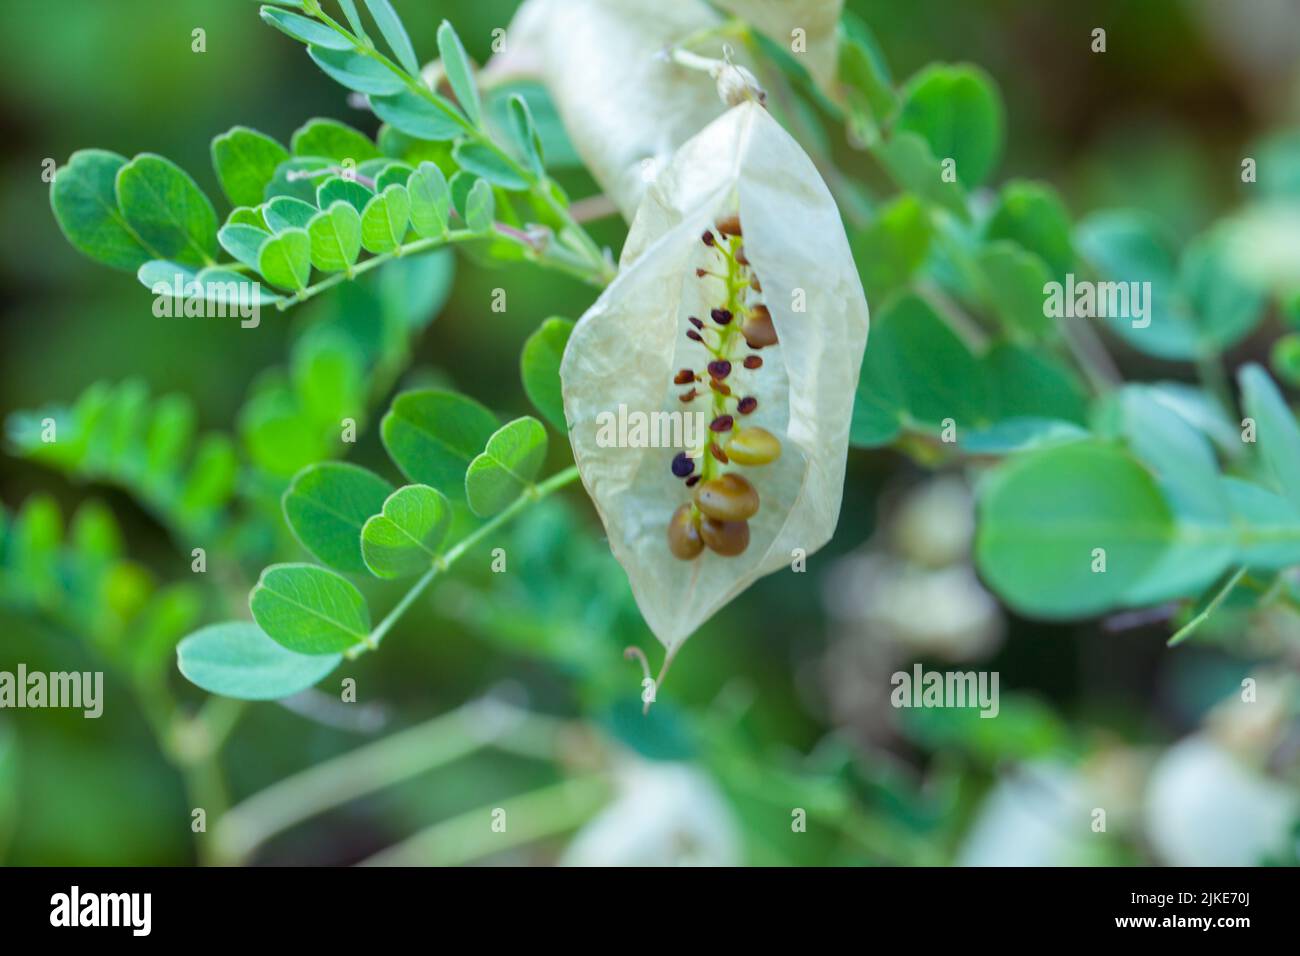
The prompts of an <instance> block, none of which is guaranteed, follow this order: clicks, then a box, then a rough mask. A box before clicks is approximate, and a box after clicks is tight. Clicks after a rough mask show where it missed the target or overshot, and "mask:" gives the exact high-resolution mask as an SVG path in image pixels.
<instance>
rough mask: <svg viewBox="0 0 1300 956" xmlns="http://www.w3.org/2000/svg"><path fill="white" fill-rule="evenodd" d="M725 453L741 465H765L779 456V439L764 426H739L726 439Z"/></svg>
mask: <svg viewBox="0 0 1300 956" xmlns="http://www.w3.org/2000/svg"><path fill="white" fill-rule="evenodd" d="M727 454H728V455H730V456H731V458H732V460H733V461H735V462H736V463H737V464H741V465H766V464H768V463H770V462H774V461H776V460H777V459H778V458H780V457H781V440H780V439H779V438H777V437H776V436H775V435H773V434H772V433H771V432H770V431H768V430H767V429H766V428H741V429H738V430H737V431H736V432H735V433H734V434H733V435H732V436H731V438H729V439H727Z"/></svg>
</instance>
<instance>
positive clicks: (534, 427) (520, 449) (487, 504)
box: [465, 417, 547, 518]
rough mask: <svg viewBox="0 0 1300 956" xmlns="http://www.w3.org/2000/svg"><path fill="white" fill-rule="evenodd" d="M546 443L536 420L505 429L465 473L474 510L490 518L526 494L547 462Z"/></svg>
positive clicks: (524, 420) (511, 424)
mask: <svg viewBox="0 0 1300 956" xmlns="http://www.w3.org/2000/svg"><path fill="white" fill-rule="evenodd" d="M546 443H547V437H546V427H545V426H544V425H543V424H542V423H541V422H539V421H538V420H537V419H535V418H528V417H525V418H516V419H515V420H514V421H512V422H509V423H507V424H505V425H503V426H501V428H500V429H499V430H498V431H497V432H496V433H495V434H493V436H492V437H491V438H489V439H488V443H487V448H485V449H484V450H483V453H482V454H481V455H479V456H478V457H477V458H475V459H474V460H473V461H472V462H470V464H469V470H468V471H467V472H466V473H465V498H466V499H467V500H468V501H469V508H470V510H471V511H473V512H474V513H475V514H476V515H478V516H479V517H480V518H490V517H491V516H492V515H494V514H497V513H498V512H500V511H502V510H503V509H505V508H506V507H507V506H508V505H509V504H510V502H512V501H514V500H515V499H516V498H518V497H519V496H520V495H521V494H523V492H524V491H525V490H526V489H527V488H528V487H529V486H530V485H532V483H533V479H534V478H536V477H537V472H538V471H539V470H540V469H541V467H542V463H543V462H544V461H545V460H546Z"/></svg>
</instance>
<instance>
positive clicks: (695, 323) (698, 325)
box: [686, 315, 704, 329]
mask: <svg viewBox="0 0 1300 956" xmlns="http://www.w3.org/2000/svg"><path fill="white" fill-rule="evenodd" d="M686 321H687V322H689V323H691V325H693V326H695V327H696V328H697V329H702V328H704V323H703V322H701V321H700V320H699V319H697V318H696V317H695V316H693V315H692V316H691V317H690V318H688V319H687V320H686Z"/></svg>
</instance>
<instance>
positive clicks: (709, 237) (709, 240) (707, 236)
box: [700, 232, 717, 246]
mask: <svg viewBox="0 0 1300 956" xmlns="http://www.w3.org/2000/svg"><path fill="white" fill-rule="evenodd" d="M700 241H701V242H703V243H704V244H705V245H706V246H711V245H713V243H714V242H716V241H717V240H715V239H714V238H713V233H711V232H705V233H704V235H702V236H700Z"/></svg>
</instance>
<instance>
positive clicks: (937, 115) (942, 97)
mask: <svg viewBox="0 0 1300 956" xmlns="http://www.w3.org/2000/svg"><path fill="white" fill-rule="evenodd" d="M1004 125H1005V124H1004V120H1003V115H1002V100H1001V98H1000V97H999V96H998V93H997V89H996V87H995V86H994V84H993V80H992V78H990V77H989V75H988V74H987V73H985V72H984V71H983V70H981V69H978V68H977V67H974V66H969V65H959V66H946V65H935V66H930V67H927V68H926V69H924V70H922V71H921V72H920V73H919V74H917V75H916V76H915V77H913V79H912V80H911V81H910V82H909V83H908V84H907V87H906V89H905V90H904V91H903V105H902V108H901V109H900V110H899V114H898V121H897V124H896V129H897V130H898V131H902V132H911V133H916V134H918V135H919V136H921V137H923V138H924V139H925V141H926V143H928V144H929V146H930V152H931V154H933V156H934V157H935V158H936V159H938V160H944V159H954V160H956V163H957V170H956V172H957V178H958V180H960V181H961V182H962V183H963V184H964V185H965V186H966V187H967V188H971V187H974V186H978V185H979V184H980V183H982V182H983V181H984V180H985V179H987V178H988V176H989V174H990V173H991V172H993V168H994V166H996V165H997V160H998V156H999V155H1000V154H1001V152H1002V139H1003V135H1004V132H1005V131H1004Z"/></svg>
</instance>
